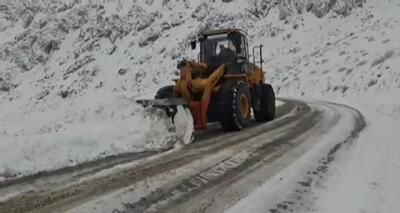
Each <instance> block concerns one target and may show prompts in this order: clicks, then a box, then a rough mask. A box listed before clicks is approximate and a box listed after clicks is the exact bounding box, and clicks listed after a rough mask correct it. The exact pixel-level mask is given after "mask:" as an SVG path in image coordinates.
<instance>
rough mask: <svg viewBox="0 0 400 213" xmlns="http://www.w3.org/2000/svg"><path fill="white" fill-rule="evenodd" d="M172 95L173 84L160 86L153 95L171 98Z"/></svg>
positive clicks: (159, 97)
mask: <svg viewBox="0 0 400 213" xmlns="http://www.w3.org/2000/svg"><path fill="white" fill-rule="evenodd" d="M173 97H174V86H172V85H170V86H165V87H162V88H160V89H159V90H158V91H157V93H156V95H155V96H154V98H155V99H164V98H173Z"/></svg>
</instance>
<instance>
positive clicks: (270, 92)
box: [254, 83, 275, 122]
mask: <svg viewBox="0 0 400 213" xmlns="http://www.w3.org/2000/svg"><path fill="white" fill-rule="evenodd" d="M260 87H261V88H260V90H261V94H260V97H259V104H260V106H259V107H258V109H255V108H254V117H255V119H256V121H258V122H267V121H272V120H274V118H275V92H274V89H273V88H272V86H271V85H270V84H265V83H261V84H260Z"/></svg>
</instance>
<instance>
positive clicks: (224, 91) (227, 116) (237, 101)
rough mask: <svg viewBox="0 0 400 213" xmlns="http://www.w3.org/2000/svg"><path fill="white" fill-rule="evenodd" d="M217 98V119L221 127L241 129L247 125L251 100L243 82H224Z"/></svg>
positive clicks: (231, 129) (229, 129)
mask: <svg viewBox="0 0 400 213" xmlns="http://www.w3.org/2000/svg"><path fill="white" fill-rule="evenodd" d="M219 99H220V104H219V105H220V107H219V109H220V115H219V121H220V124H221V127H222V129H224V130H227V131H233V130H241V129H242V128H244V127H246V126H248V125H249V121H250V114H251V113H250V112H251V102H250V94H249V89H248V87H247V85H246V84H245V83H244V82H242V81H237V82H236V81H229V82H226V83H225V84H224V85H223V86H222V88H221V92H220V97H219Z"/></svg>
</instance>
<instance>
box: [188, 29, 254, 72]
mask: <svg viewBox="0 0 400 213" xmlns="http://www.w3.org/2000/svg"><path fill="white" fill-rule="evenodd" d="M199 42H200V55H199V60H200V62H202V63H205V64H207V65H208V68H209V70H210V71H212V70H215V69H216V68H218V67H219V66H221V65H222V64H227V66H228V72H230V73H244V72H246V65H247V64H248V61H249V53H248V44H247V39H246V32H244V31H243V30H239V29H223V30H211V31H205V32H203V33H202V34H201V35H200V38H199ZM195 44H196V43H195V42H194V43H193V42H192V48H193V47H194V48H195Z"/></svg>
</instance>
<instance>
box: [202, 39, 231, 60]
mask: <svg viewBox="0 0 400 213" xmlns="http://www.w3.org/2000/svg"><path fill="white" fill-rule="evenodd" d="M236 52H237V50H236V47H235V45H234V44H233V42H232V41H231V40H230V39H229V38H228V36H227V35H215V36H209V37H207V39H206V40H204V41H203V43H202V51H201V61H202V62H204V63H207V64H210V65H218V64H224V63H230V62H232V61H234V60H235V58H236Z"/></svg>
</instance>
